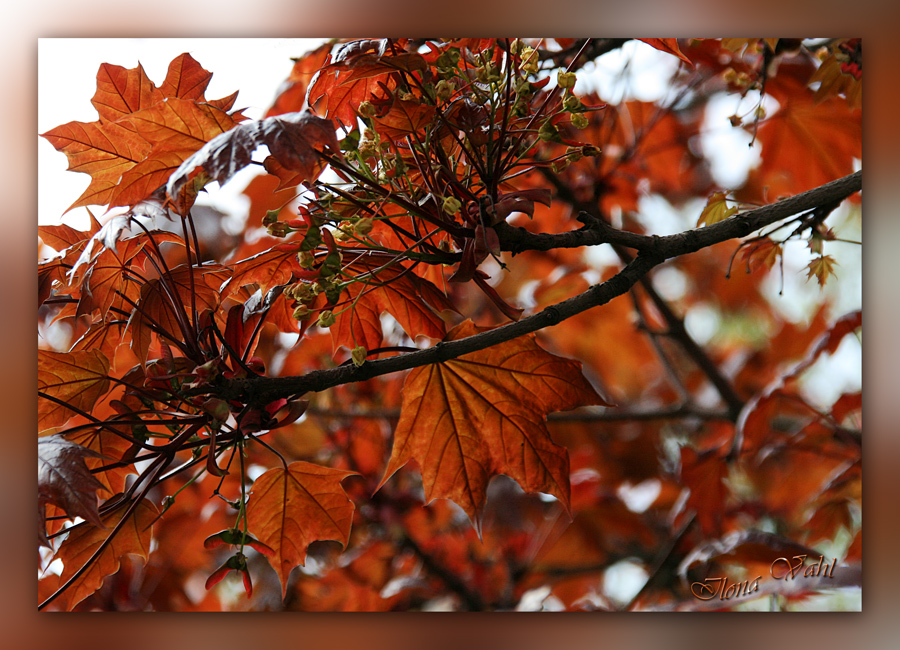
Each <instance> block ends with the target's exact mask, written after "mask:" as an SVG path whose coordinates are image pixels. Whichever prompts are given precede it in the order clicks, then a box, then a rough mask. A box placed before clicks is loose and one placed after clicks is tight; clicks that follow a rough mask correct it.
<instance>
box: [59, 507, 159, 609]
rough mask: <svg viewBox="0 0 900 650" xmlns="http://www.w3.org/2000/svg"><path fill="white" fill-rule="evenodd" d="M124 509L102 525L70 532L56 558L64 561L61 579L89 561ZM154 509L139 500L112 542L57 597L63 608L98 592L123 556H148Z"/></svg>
mask: <svg viewBox="0 0 900 650" xmlns="http://www.w3.org/2000/svg"><path fill="white" fill-rule="evenodd" d="M123 514H125V509H124V508H121V509H119V510H118V511H116V512H114V513H113V514H111V515H109V516H107V517H103V518H102V523H103V526H102V527H100V526H91V525H82V526H80V527H78V528H77V529H75V530H74V531H72V532H71V533H69V536H68V537H66V539H65V541H64V542H63V543H62V545H61V546H60V547H59V551H58V552H57V554H56V557H57V559H60V560H62V562H63V566H64V569H63V572H62V575H61V576H60V581H61V582H63V583H64V582H66V581H67V580H68V579H69V578H70V577H72V576H73V575H74V574H75V572H76V571H78V570H79V569H80V568H81V567H82V565H83V564H84V563H85V562H87V561H88V559H89V558H90V557H91V555H93V554H94V552H95V551H96V550H97V549H98V548H99V547H100V545H101V544H102V543H103V542H104V541H105V540H106V538H107V537H108V536H109V534H110V531H111V530H112V529H113V527H114V526H115V525H116V524H117V523H118V522H119V521H120V520H121V519H122V515H123ZM156 515H157V510H156V506H154V505H153V504H152V503H151V502H150V501H148V500H146V499H145V500H144V501H142V502H141V503H140V504H139V505H138V506H137V508H136V510H135V512H134V514H133V515H132V516H131V518H129V520H128V521H127V522H126V523H125V524H124V525H123V526H122V528H121V530H119V532H118V533H117V534H116V536H115V537H114V538H113V540H112V542H111V543H110V544H109V545H108V546H107V547H106V548H105V549H104V550H103V551H102V552H101V553H100V555H99V557H97V559H96V560H95V561H94V562H93V563H92V564H91V565H90V567H89V568H88V569H87V571H85V572H84V573H83V574H82V575H81V576H79V577H78V579H76V580H75V582H74V583H73V584H72V586H70V587H69V588H68V589H67V590H66V591H65V592H63V594H62V596H61V597H60V604H61V605H62V606H63V608H64V609H66V610H72V609H74V607H75V606H76V605H77V604H78V603H80V602H81V601H82V600H84V599H85V598H87V597H88V596H90V595H91V594H92V593H94V592H95V591H97V590H98V589H99V588H100V587H101V586H102V585H103V580H104V579H105V578H106V576H109V575H112V574H114V573H115V572H116V571H118V570H119V565H120V562H121V560H122V558H123V557H125V556H126V555H137V556H138V557H141V558H143V559H144V560H147V558H148V557H149V555H150V524H151V523H152V522H153V520H154V519H155V518H156Z"/></svg>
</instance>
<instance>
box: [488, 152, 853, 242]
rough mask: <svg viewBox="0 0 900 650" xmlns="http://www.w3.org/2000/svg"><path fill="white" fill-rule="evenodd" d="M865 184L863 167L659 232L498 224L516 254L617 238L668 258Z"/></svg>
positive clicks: (598, 225)
mask: <svg viewBox="0 0 900 650" xmlns="http://www.w3.org/2000/svg"><path fill="white" fill-rule="evenodd" d="M861 189H862V170H860V171H857V172H855V173H853V174H850V175H849V176H844V177H843V178H839V179H838V180H835V181H831V182H830V183H826V184H825V185H822V186H820V187H817V188H814V189H811V190H809V191H806V192H803V193H801V194H797V195H795V196H792V197H790V198H787V199H784V200H782V201H779V202H777V203H771V204H769V205H765V206H763V207H761V208H756V209H755V210H749V211H748V212H742V213H741V214H736V215H734V216H733V217H731V218H729V219H725V220H724V221H720V222H718V223H715V224H712V225H710V226H705V227H703V228H697V229H695V230H686V231H684V232H681V233H677V234H675V235H667V236H664V237H659V236H656V235H641V234H638V233H633V232H626V231H622V230H617V229H615V228H613V227H612V226H610V225H609V224H607V223H605V222H604V221H602V220H600V219H591V220H590V222H589V223H588V224H587V225H586V226H585V227H584V228H580V229H579V230H573V231H570V232H565V233H558V234H548V233H532V232H529V231H527V230H525V229H524V228H521V227H518V226H511V225H509V224H507V223H506V222H501V223H498V224H497V225H495V226H494V229H495V230H496V231H497V236H498V237H499V238H500V248H501V249H502V250H505V251H510V252H512V253H513V254H515V253H521V252H522V251H526V250H538V251H547V250H552V249H554V248H579V247H581V246H597V245H598V244H614V245H619V246H624V247H625V248H632V249H634V250H637V251H642V252H643V251H646V252H650V253H656V254H662V255H665V259H669V258H671V257H677V256H679V255H685V254H687V253H693V252H696V251H698V250H700V249H701V248H706V247H707V246H711V245H713V244H718V243H720V242H723V241H727V240H729V239H735V238H738V237H746V236H747V235H749V234H750V233H752V232H755V231H757V230H759V229H760V228H764V227H766V226H768V225H771V224H773V223H775V222H776V221H780V220H781V219H785V218H787V217H790V216H793V215H795V214H798V213H800V212H804V211H806V210H812V209H813V208H816V207H818V206H820V205H825V204H828V203H833V202H839V201H842V200H843V199H845V198H847V197H848V196H850V195H851V194H853V193H854V192H858V191H859V190H861Z"/></svg>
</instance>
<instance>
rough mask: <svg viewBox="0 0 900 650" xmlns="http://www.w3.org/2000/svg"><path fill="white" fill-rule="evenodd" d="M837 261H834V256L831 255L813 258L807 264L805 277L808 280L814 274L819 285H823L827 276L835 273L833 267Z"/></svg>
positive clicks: (826, 280)
mask: <svg viewBox="0 0 900 650" xmlns="http://www.w3.org/2000/svg"><path fill="white" fill-rule="evenodd" d="M836 264H837V262H835V261H834V258H833V257H832V256H831V255H822V256H820V257H817V258H815V259H814V260H813V261H812V262H810V263H809V264H808V265H807V269H809V271H808V272H807V275H806V279H807V280H809V279H811V278H812V277H813V276H816V281H818V283H819V286H820V287H824V286H825V283H826V282H828V278H829V277H830V276H832V275H836V273H835V272H834V267H835V265H836Z"/></svg>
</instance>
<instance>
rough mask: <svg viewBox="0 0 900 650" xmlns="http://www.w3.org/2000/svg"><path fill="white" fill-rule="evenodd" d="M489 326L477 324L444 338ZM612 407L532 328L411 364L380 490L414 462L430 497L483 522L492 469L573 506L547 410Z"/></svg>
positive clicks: (566, 469)
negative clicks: (497, 341)
mask: <svg viewBox="0 0 900 650" xmlns="http://www.w3.org/2000/svg"><path fill="white" fill-rule="evenodd" d="M479 331H484V328H479V327H477V326H476V325H474V324H473V323H472V322H471V321H465V322H464V323H462V324H460V325H458V326H457V327H455V328H454V329H453V330H451V331H450V333H449V334H448V335H447V337H446V339H445V340H446V341H454V340H456V339H461V338H465V337H468V336H472V335H474V334H477V333H478V332H479ZM587 404H601V405H606V406H608V404H607V403H606V402H605V401H604V400H603V399H602V398H601V397H600V396H599V395H598V394H597V392H596V391H595V390H594V388H593V387H592V386H591V385H590V384H589V383H588V381H587V380H586V379H585V378H584V376H583V375H582V374H581V364H580V363H579V362H577V361H572V360H570V359H563V358H561V357H557V356H555V355H552V354H550V353H549V352H546V351H545V350H543V349H541V348H540V347H539V346H538V344H537V342H536V340H535V336H534V335H533V334H529V335H526V336H523V337H519V338H517V339H514V340H512V341H507V342H505V343H501V344H499V345H496V346H494V347H491V348H488V349H485V350H481V351H479V352H473V353H471V354H466V355H463V356H461V357H459V358H457V359H453V360H451V361H446V362H444V363H436V364H433V365H429V366H424V367H421V368H416V369H414V370H413V371H412V372H411V373H410V374H409V376H408V377H407V379H406V382H405V384H404V386H403V405H402V409H401V415H400V422H399V423H398V424H397V430H396V432H395V433H394V446H393V450H392V452H391V459H390V462H389V463H388V467H387V469H386V470H385V473H384V478H383V479H382V481H381V483H380V485H379V487H381V485H384V483H385V482H386V481H387V480H388V479H389V478H390V477H391V476H392V475H393V474H394V472H396V471H397V470H398V469H400V468H401V467H403V466H404V465H405V464H406V463H407V462H409V461H410V460H416V461H417V462H418V464H419V466H420V467H421V469H422V479H423V483H424V487H425V499H426V501H427V502H430V501H432V500H433V499H437V498H448V499H452V500H453V501H454V502H456V503H457V504H458V505H459V506H460V507H462V508H463V510H465V511H466V513H467V514H468V515H469V517H470V519H471V520H472V521H473V523H474V524H475V525H476V527H478V526H479V525H480V515H481V511H482V509H483V507H484V503H485V499H486V493H487V486H488V483H489V482H490V480H491V478H492V477H493V476H495V475H496V474H505V475H507V476H509V477H511V478H513V479H515V480H516V481H517V482H518V483H519V485H521V486H522V488H523V489H525V490H526V491H529V492H545V493H548V494H552V495H554V496H555V497H557V498H558V499H559V500H560V501H561V502H562V504H563V505H564V506H565V508H566V509H567V510H568V509H569V456H568V453H567V451H566V449H565V448H564V447H561V446H559V445H557V444H556V443H554V442H553V440H552V439H551V438H550V433H549V432H548V431H547V426H546V422H545V417H546V415H547V413H550V412H551V411H560V410H567V409H572V408H576V407H578V406H583V405H587Z"/></svg>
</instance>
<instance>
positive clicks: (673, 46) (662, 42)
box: [637, 38, 693, 65]
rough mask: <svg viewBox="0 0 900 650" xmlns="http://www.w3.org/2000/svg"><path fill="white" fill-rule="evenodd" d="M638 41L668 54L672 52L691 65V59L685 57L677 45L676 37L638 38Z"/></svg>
mask: <svg viewBox="0 0 900 650" xmlns="http://www.w3.org/2000/svg"><path fill="white" fill-rule="evenodd" d="M637 40H639V41H643V42H644V43H646V44H647V45H649V46H650V47H655V48H656V49H657V50H659V51H660V52H666V53H668V54H674V55H675V56H677V57H678V58H679V59H681V60H682V61H684V62H685V63H687V64H688V65H693V64H692V63H691V60H690V59H689V58H687V57H686V56H685V55H684V54H683V53H682V51H681V49H680V48H679V47H678V39H677V38H639V39H637Z"/></svg>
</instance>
